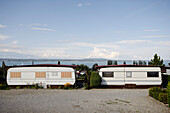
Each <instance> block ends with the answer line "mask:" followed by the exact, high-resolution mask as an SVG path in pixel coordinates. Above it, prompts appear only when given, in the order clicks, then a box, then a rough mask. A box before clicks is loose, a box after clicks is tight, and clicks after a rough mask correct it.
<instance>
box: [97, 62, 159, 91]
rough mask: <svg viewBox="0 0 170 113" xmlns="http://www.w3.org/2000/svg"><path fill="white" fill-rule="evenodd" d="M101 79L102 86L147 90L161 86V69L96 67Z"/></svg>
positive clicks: (116, 66) (133, 66) (151, 67)
mask: <svg viewBox="0 0 170 113" xmlns="http://www.w3.org/2000/svg"><path fill="white" fill-rule="evenodd" d="M97 68H98V71H99V75H100V76H101V77H102V83H101V85H102V86H110V87H124V86H127V87H128V86H132V87H139V88H147V87H151V86H161V83H162V80H161V68H160V67H159V66H149V65H106V66H97Z"/></svg>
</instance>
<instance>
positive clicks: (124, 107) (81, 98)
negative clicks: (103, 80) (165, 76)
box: [0, 89, 170, 113]
mask: <svg viewBox="0 0 170 113" xmlns="http://www.w3.org/2000/svg"><path fill="white" fill-rule="evenodd" d="M6 112H8V113H23V112H24V113H30V112H32V113H35V112H36V113H47V112H49V113H82V112H83V113H111V112H112V113H170V109H169V108H168V107H166V106H165V105H164V104H163V103H160V102H158V101H156V100H154V99H152V98H151V97H149V96H148V90H147V89H93V90H52V89H51V90H50V89H46V90H44V89H40V90H30V89H19V90H0V113H6Z"/></svg>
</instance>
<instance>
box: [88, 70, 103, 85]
mask: <svg viewBox="0 0 170 113" xmlns="http://www.w3.org/2000/svg"><path fill="white" fill-rule="evenodd" d="M100 84H101V77H100V75H99V74H98V73H97V72H95V71H93V72H92V73H91V76H90V87H92V88H95V87H99V86H100Z"/></svg>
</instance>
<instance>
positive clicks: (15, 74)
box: [10, 72, 21, 78]
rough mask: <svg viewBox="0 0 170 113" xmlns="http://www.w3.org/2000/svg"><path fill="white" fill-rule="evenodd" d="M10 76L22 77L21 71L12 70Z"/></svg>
mask: <svg viewBox="0 0 170 113" xmlns="http://www.w3.org/2000/svg"><path fill="white" fill-rule="evenodd" d="M10 78H21V72H10Z"/></svg>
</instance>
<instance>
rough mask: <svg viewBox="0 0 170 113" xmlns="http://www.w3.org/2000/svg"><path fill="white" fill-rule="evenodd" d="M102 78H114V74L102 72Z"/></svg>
mask: <svg viewBox="0 0 170 113" xmlns="http://www.w3.org/2000/svg"><path fill="white" fill-rule="evenodd" d="M102 75H103V77H114V72H103V74H102Z"/></svg>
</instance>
